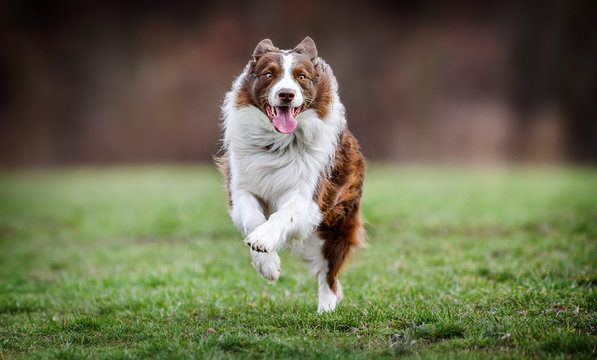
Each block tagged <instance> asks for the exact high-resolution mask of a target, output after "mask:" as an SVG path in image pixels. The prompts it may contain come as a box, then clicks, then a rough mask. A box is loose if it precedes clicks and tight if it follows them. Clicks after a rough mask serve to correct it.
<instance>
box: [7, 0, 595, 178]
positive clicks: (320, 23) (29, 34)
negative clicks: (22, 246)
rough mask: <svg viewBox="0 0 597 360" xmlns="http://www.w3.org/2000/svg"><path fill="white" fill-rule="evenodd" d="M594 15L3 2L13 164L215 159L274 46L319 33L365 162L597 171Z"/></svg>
mask: <svg viewBox="0 0 597 360" xmlns="http://www.w3.org/2000/svg"><path fill="white" fill-rule="evenodd" d="M596 3H597V2H595V1H553V0H549V1H542V2H527V1H507V0H506V1H496V2H475V1H470V2H467V1H455V2H437V1H417V2H375V1H339V2H325V1H312V0H305V1H280V0H276V1H260V2H256V1H234V2H233V1H194V2H164V1H146V2H142V3H139V2H129V1H27V0H25V1H23V0H21V1H17V0H14V1H3V2H0V41H1V44H2V46H1V47H0V78H1V79H2V81H1V82H0V166H2V167H14V166H17V167H22V166H26V167H28V166H55V165H60V166H63V165H80V164H112V163H123V162H124V163H144V162H205V161H211V157H212V156H213V155H214V154H215V153H216V152H217V150H218V146H219V143H218V139H219V136H220V129H219V124H218V123H219V116H220V112H219V106H220V104H221V101H222V98H223V96H224V94H225V92H226V91H227V90H228V89H229V87H230V85H231V83H232V80H233V78H234V77H235V76H237V75H238V74H239V73H240V71H241V70H242V68H243V67H244V65H245V64H246V62H247V61H248V60H249V59H250V54H251V52H252V50H253V48H254V47H255V45H256V44H257V42H259V41H260V40H261V39H263V38H266V37H268V38H271V39H272V40H273V42H274V44H275V45H277V46H279V47H280V48H292V47H294V46H295V45H296V44H297V43H298V42H300V41H301V40H302V39H303V38H304V37H305V36H306V35H309V36H311V37H312V38H313V39H314V40H315V42H316V44H317V46H318V49H319V54H320V55H321V56H322V57H323V58H324V59H326V61H327V62H328V63H329V64H330V65H331V66H332V68H333V69H334V72H335V74H336V77H337V78H338V81H339V83H340V92H341V99H342V100H343V102H344V104H345V105H346V107H347V111H348V122H349V127H350V128H351V130H353V132H354V133H355V134H356V135H357V137H358V138H359V140H360V142H361V145H362V147H363V149H364V152H365V155H366V156H367V157H368V158H369V159H374V160H384V161H399V162H406V163H412V162H423V163H483V164H485V163H489V164H494V163H512V162H524V163H529V162H530V163H562V162H576V163H589V164H594V163H595V161H596V160H597V125H596V124H597V100H596V99H597V96H596V95H597V88H596V87H597V86H596V85H597V71H596V69H597V56H596V55H597V33H596V29H597V26H596V25H595V24H596V23H597V20H596V19H597V11H596V7H595V4H596Z"/></svg>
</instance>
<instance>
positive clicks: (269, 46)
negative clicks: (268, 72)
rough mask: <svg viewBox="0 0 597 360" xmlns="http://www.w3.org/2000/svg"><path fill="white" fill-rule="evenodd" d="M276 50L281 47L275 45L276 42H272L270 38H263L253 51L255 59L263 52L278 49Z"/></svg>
mask: <svg viewBox="0 0 597 360" xmlns="http://www.w3.org/2000/svg"><path fill="white" fill-rule="evenodd" d="M276 50H279V49H278V48H277V47H275V46H274V44H273V43H272V41H271V40H270V39H263V40H261V41H260V42H259V44H257V47H256V48H255V50H254V51H253V59H254V60H257V59H259V58H260V57H261V56H262V55H263V54H265V53H267V52H270V51H276Z"/></svg>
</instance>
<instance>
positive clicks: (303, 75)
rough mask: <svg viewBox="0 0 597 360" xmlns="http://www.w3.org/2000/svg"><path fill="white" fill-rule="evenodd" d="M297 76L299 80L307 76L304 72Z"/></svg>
mask: <svg viewBox="0 0 597 360" xmlns="http://www.w3.org/2000/svg"><path fill="white" fill-rule="evenodd" d="M298 78H299V80H305V79H306V78H307V77H306V76H305V74H300V75H299V76H298Z"/></svg>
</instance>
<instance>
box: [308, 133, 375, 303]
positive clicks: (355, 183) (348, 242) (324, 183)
mask: <svg viewBox="0 0 597 360" xmlns="http://www.w3.org/2000/svg"><path fill="white" fill-rule="evenodd" d="M364 177H365V159H364V158H363V155H362V154H361V152H360V149H359V145H358V143H357V140H356V139H355V138H354V136H353V135H352V134H351V133H350V132H349V131H348V130H344V132H343V133H342V135H341V136H340V140H339V143H338V148H337V150H336V159H335V163H334V168H333V169H332V171H331V173H330V174H329V175H328V176H327V177H323V176H322V178H321V180H320V185H319V187H318V189H317V191H316V192H315V194H314V197H315V200H316V201H317V204H318V205H319V208H320V210H321V212H322V214H323V221H322V222H321V224H320V225H319V227H318V229H317V230H318V232H319V234H320V236H321V237H322V239H323V240H324V245H323V249H322V251H323V256H324V258H325V259H326V260H327V261H328V274H327V282H328V285H329V286H330V288H331V289H332V290H333V291H334V292H336V290H337V289H336V288H337V286H336V276H337V274H338V272H339V271H340V269H341V267H342V264H343V263H344V261H345V260H346V258H347V257H348V255H350V253H351V251H352V249H353V248H354V247H355V246H358V245H364V240H363V239H362V234H363V229H362V226H363V222H362V220H361V215H360V201H361V194H362V192H363V180H364Z"/></svg>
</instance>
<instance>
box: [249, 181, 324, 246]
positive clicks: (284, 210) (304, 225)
mask: <svg viewBox="0 0 597 360" xmlns="http://www.w3.org/2000/svg"><path fill="white" fill-rule="evenodd" d="M278 209H279V210H278V211H276V212H275V213H273V214H272V215H271V216H270V217H269V219H268V220H267V221H266V222H265V223H264V224H262V225H260V226H258V227H257V228H256V229H255V230H254V231H253V232H252V233H250V234H249V236H248V237H247V238H246V239H245V243H247V245H249V246H250V247H251V249H253V250H255V251H259V252H264V253H271V252H272V251H278V250H279V249H281V248H282V247H284V245H286V240H287V239H291V238H298V239H303V238H305V237H306V236H307V235H309V234H310V233H312V232H313V230H315V228H316V227H317V225H318V224H319V222H320V221H321V212H320V211H319V207H318V206H317V204H316V203H315V202H314V201H313V200H312V199H311V197H310V196H305V195H303V194H302V193H301V192H299V191H295V192H292V193H290V194H287V196H285V197H283V198H282V200H281V201H280V206H279V207H278Z"/></svg>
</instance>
